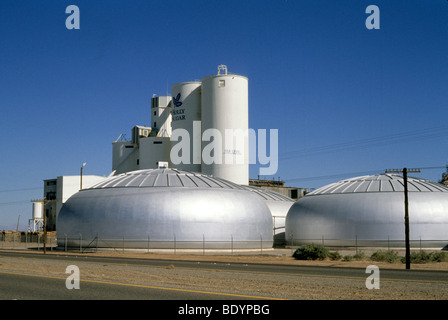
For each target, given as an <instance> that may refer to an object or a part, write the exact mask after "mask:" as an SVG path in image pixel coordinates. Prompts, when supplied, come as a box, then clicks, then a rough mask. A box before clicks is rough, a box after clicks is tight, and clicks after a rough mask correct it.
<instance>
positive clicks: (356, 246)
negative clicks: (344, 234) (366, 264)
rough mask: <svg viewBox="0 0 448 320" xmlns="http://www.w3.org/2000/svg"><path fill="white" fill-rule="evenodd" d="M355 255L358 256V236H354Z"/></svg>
mask: <svg viewBox="0 0 448 320" xmlns="http://www.w3.org/2000/svg"><path fill="white" fill-rule="evenodd" d="M355 254H358V235H355Z"/></svg>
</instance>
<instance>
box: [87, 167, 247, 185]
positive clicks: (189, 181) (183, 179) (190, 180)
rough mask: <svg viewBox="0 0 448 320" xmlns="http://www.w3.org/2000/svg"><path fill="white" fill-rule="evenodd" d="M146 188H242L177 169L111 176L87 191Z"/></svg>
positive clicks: (139, 171)
mask: <svg viewBox="0 0 448 320" xmlns="http://www.w3.org/2000/svg"><path fill="white" fill-rule="evenodd" d="M146 187H180V188H182V187H186V188H225V189H238V190H242V189H243V187H242V186H240V185H237V184H235V183H232V182H230V181H226V180H223V179H220V178H214V177H211V176H207V175H204V174H200V173H196V172H189V171H181V170H177V169H165V168H164V169H146V170H137V171H131V172H126V173H122V174H119V175H117V176H112V177H109V178H107V179H105V180H104V181H101V182H100V183H97V184H95V185H92V186H90V187H88V188H85V189H84V190H88V189H104V188H146Z"/></svg>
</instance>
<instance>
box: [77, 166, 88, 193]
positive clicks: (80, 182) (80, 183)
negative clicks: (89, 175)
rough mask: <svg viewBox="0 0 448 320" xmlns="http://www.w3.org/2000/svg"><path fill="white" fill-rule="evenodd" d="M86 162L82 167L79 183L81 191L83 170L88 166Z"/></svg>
mask: <svg viewBox="0 0 448 320" xmlns="http://www.w3.org/2000/svg"><path fill="white" fill-rule="evenodd" d="M86 164H87V163H86V162H84V163H83V164H82V166H81V175H80V178H79V179H80V181H79V190H82V169H83V168H84V167H85V166H86Z"/></svg>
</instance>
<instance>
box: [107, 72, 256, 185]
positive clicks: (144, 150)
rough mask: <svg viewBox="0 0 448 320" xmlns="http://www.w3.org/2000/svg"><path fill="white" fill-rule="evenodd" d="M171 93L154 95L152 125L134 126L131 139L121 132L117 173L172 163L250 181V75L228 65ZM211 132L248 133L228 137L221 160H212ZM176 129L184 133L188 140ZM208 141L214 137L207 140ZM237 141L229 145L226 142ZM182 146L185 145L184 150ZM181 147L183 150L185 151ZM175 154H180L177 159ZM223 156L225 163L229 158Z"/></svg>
mask: <svg viewBox="0 0 448 320" xmlns="http://www.w3.org/2000/svg"><path fill="white" fill-rule="evenodd" d="M171 89H172V97H171V96H157V97H152V99H151V124H152V126H151V127H148V126H139V125H137V126H135V127H134V128H133V129H132V140H130V141H127V140H125V139H123V135H121V136H120V138H119V139H117V140H116V141H115V142H114V143H113V144H112V148H113V159H112V171H113V173H114V174H120V173H124V172H129V171H134V170H141V169H155V168H158V162H167V163H168V165H169V167H170V168H176V169H179V170H185V171H191V172H198V173H203V174H207V175H211V176H213V177H218V178H222V179H225V180H229V181H231V182H234V183H237V184H243V185H247V184H248V183H249V138H248V134H247V133H248V129H249V100H248V79H247V77H244V76H241V75H236V74H230V73H228V72H227V67H226V66H223V65H221V66H219V67H218V74H217V75H212V76H208V77H205V78H203V79H202V80H201V81H193V82H183V83H178V84H174V85H172V87H171ZM210 130H215V132H216V131H217V132H219V133H221V134H222V136H223V138H224V139H225V138H226V137H225V132H226V130H227V131H231V132H237V133H245V134H239V135H238V136H232V137H231V139H232V141H225V142H224V143H223V145H222V148H217V149H215V152H220V153H221V154H220V155H219V158H220V159H222V161H221V162H220V163H219V162H218V161H215V162H213V163H210V162H207V160H206V159H204V157H202V154H203V152H204V149H205V148H207V146H210V144H209V141H210V140H211V138H210V136H209V134H210V133H211V131H210ZM173 133H185V134H186V135H188V137H189V139H188V140H187V141H185V140H184V137H181V136H179V135H175V136H173ZM204 139H209V140H208V141H204ZM226 144H227V145H232V147H231V148H225V147H224V146H225V145H226ZM181 147H183V149H182V148H181ZM181 149H182V150H181ZM172 154H174V155H176V156H178V157H179V161H174V160H173V157H172V156H171V155H172ZM224 159H225V160H226V161H224Z"/></svg>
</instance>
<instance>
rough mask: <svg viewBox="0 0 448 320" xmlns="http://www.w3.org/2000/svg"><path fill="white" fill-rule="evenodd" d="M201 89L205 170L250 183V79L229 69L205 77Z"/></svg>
mask: <svg viewBox="0 0 448 320" xmlns="http://www.w3.org/2000/svg"><path fill="white" fill-rule="evenodd" d="M201 91H202V92H201V94H202V97H201V114H202V140H203V141H202V173H204V174H208V175H212V176H215V177H219V178H222V179H226V180H230V181H232V182H234V183H238V184H243V185H247V184H248V183H249V138H248V129H249V95H248V79H247V78H246V77H244V76H240V75H235V74H227V72H226V73H225V74H217V75H213V76H209V77H205V78H203V79H202V90H201ZM219 138H221V141H219Z"/></svg>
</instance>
